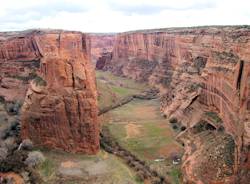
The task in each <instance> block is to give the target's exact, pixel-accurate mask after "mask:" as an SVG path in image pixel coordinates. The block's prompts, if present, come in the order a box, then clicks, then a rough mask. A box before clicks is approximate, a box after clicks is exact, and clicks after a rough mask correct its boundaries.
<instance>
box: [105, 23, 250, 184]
mask: <svg viewBox="0 0 250 184" xmlns="http://www.w3.org/2000/svg"><path fill="white" fill-rule="evenodd" d="M249 38H250V30H249V28H245V27H205V28H189V29H185V28H184V29H167V30H149V31H136V32H128V33H121V34H118V36H117V39H116V42H115V46H114V49H113V53H112V59H111V60H109V61H105V66H104V67H103V69H104V70H109V71H112V72H113V73H115V74H118V75H123V76H127V77H130V78H133V79H136V80H139V81H147V82H148V83H149V84H151V85H154V86H157V87H158V88H159V89H160V91H161V93H162V111H163V112H164V113H165V114H166V115H167V117H169V118H173V117H176V118H177V119H178V120H179V121H181V122H182V124H183V125H185V126H187V127H188V129H187V130H186V132H188V131H189V129H190V128H191V127H193V126H195V125H196V124H197V123H198V122H199V121H200V120H201V119H203V116H204V112H210V111H211V112H215V113H217V114H218V115H219V117H220V118H221V119H222V121H223V127H224V128H225V132H227V133H229V134H230V135H231V136H232V137H233V139H234V141H235V144H236V149H235V154H234V156H235V163H234V176H235V175H236V174H239V173H242V169H246V168H247V169H249V166H250V163H249V160H250V157H249V147H250V83H249V81H250V49H249V48H250V39H249ZM182 134H184V133H182ZM181 136H182V137H185V138H186V139H188V136H185V135H180V139H181ZM192 141H194V140H192V139H190V140H189V143H190V142H192ZM190 144H191V143H190ZM187 147H188V146H185V148H186V149H188V148H187ZM197 149H200V152H203V151H201V150H202V149H204V146H200V147H198V148H197ZM186 154H188V156H187V155H186V157H184V158H185V159H186V160H188V159H187V158H190V159H198V160H199V159H202V158H201V157H198V158H197V157H195V156H193V157H192V155H193V154H194V153H193V152H192V151H191V152H188V150H187V151H186ZM247 157H248V158H247ZM207 162H209V160H207ZM190 163H191V166H188V167H187V164H190ZM202 163H204V162H202ZM197 164H198V163H197V162H195V161H194V162H192V161H190V160H189V162H185V160H184V162H183V173H184V176H185V180H186V181H187V182H196V183H197V182H198V183H216V182H217V183H220V182H222V183H223V182H224V183H230V182H235V181H237V180H238V179H235V178H234V177H231V176H229V177H228V178H229V179H228V178H227V177H226V176H225V178H221V177H220V178H218V179H216V178H210V177H209V176H203V177H199V176H197V175H196V173H195V172H188V169H190V167H192V168H196V169H198V168H199V167H198V166H197ZM194 171H195V169H194ZM203 173H205V172H203Z"/></svg>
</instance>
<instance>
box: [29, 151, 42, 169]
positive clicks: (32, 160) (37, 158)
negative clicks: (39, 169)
mask: <svg viewBox="0 0 250 184" xmlns="http://www.w3.org/2000/svg"><path fill="white" fill-rule="evenodd" d="M44 161H45V157H44V156H43V154H42V153H41V152H39V151H33V152H30V153H29V154H28V158H27V159H26V160H25V164H26V165H28V166H30V167H36V166H38V165H39V164H41V163H42V162H44Z"/></svg>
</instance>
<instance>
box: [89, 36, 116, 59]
mask: <svg viewBox="0 0 250 184" xmlns="http://www.w3.org/2000/svg"><path fill="white" fill-rule="evenodd" d="M115 36H116V35H115V34H111V33H110V34H98V33H96V34H94V33H92V34H89V38H90V41H91V60H92V62H93V63H94V64H95V63H96V62H97V60H98V58H100V57H101V56H102V55H103V54H106V53H110V52H111V51H112V49H113V47H114V42H115Z"/></svg>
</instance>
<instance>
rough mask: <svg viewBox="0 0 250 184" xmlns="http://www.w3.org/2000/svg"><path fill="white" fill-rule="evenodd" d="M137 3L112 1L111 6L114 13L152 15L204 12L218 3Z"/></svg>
mask: <svg viewBox="0 0 250 184" xmlns="http://www.w3.org/2000/svg"><path fill="white" fill-rule="evenodd" d="M135 2H136V3H131V2H129V1H126V2H120V1H110V2H109V6H110V8H111V9H112V10H114V11H119V12H123V13H124V14H126V15H133V14H139V15H152V14H157V13H160V12H162V11H164V10H170V11H187V10H203V9H208V8H214V7H215V6H216V3H215V2H214V1H199V2H192V1H189V2H191V3H188V4H181V5H180V4H179V3H176V4H173V3H169V4H168V3H160V2H158V4H157V1H156V2H154V1H150V2H140V1H135Z"/></svg>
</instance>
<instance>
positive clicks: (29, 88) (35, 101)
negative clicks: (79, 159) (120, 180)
mask: <svg viewBox="0 0 250 184" xmlns="http://www.w3.org/2000/svg"><path fill="white" fill-rule="evenodd" d="M88 40H89V38H87V36H86V35H85V34H82V33H80V32H69V31H59V30H58V31H57V30H49V31H47V30H34V31H25V32H18V33H15V32H13V33H0V74H1V76H0V96H1V99H2V101H3V102H5V103H7V102H8V103H10V102H11V103H13V104H15V103H16V102H18V103H22V104H23V105H22V109H21V112H20V121H21V134H22V138H30V139H31V140H32V141H33V142H34V143H35V144H36V145H38V146H46V147H49V148H56V149H62V150H65V151H69V152H83V153H89V154H93V153H96V152H97V151H98V149H99V125H98V123H97V111H98V110H97V109H98V108H97V100H96V99H97V95H96V86H95V75H94V71H93V69H92V66H91V62H90V58H89V56H90V48H89V41H88Z"/></svg>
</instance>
